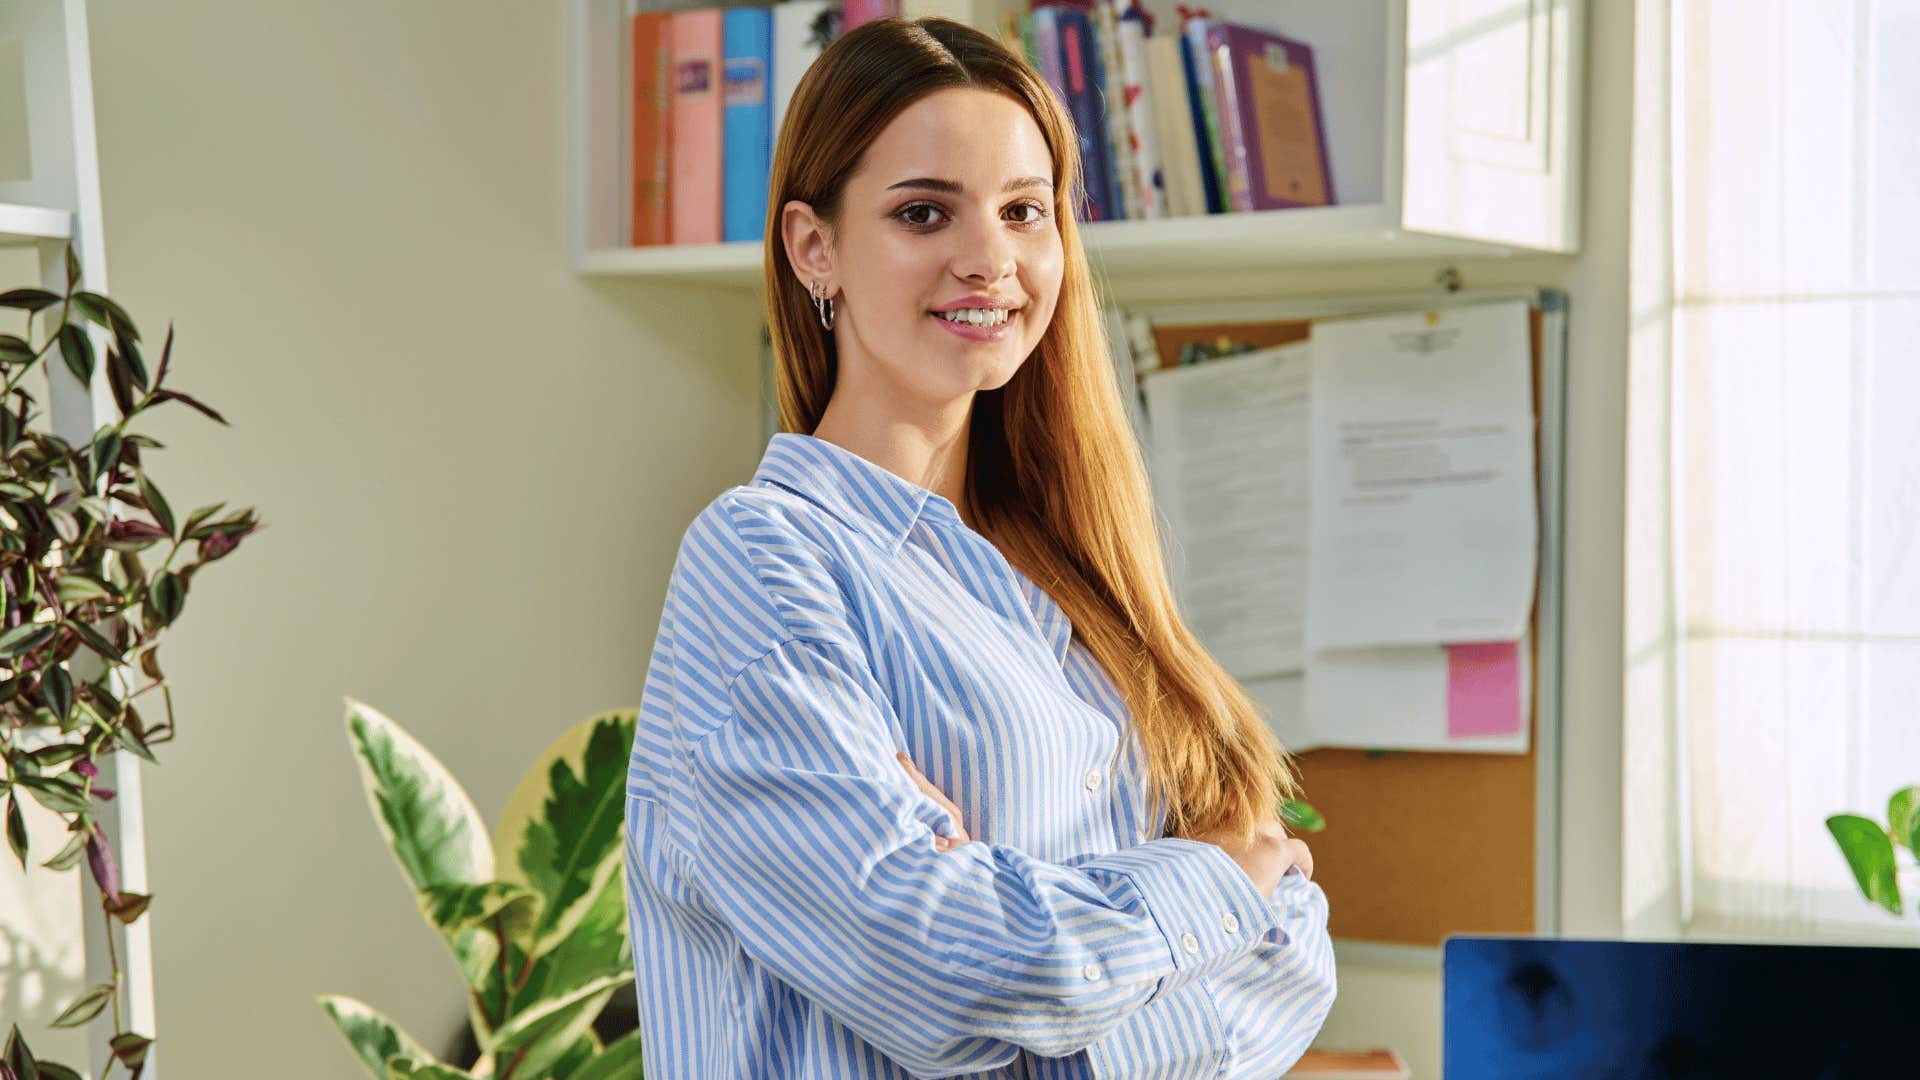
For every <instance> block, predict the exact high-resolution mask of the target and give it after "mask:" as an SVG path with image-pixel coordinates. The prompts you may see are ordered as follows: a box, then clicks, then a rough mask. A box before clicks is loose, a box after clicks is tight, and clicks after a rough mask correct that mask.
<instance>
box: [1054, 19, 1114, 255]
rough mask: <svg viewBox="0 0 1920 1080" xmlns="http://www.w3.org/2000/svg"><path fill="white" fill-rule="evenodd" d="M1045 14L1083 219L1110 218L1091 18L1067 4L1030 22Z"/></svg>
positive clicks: (1108, 169)
mask: <svg viewBox="0 0 1920 1080" xmlns="http://www.w3.org/2000/svg"><path fill="white" fill-rule="evenodd" d="M1042 16H1045V17H1047V18H1050V19H1051V20H1052V22H1053V23H1054V26H1055V29H1056V31H1057V33H1058V35H1059V41H1060V53H1059V56H1060V75H1061V78H1062V80H1063V83H1064V85H1063V87H1062V94H1061V96H1062V98H1063V99H1064V100H1065V101H1066V105H1067V112H1068V113H1069V114H1070V115H1071V116H1072V117H1073V126H1074V134H1075V136H1076V137H1077V141H1078V142H1079V144H1080V172H1081V175H1082V176H1083V177H1084V178H1085V180H1086V189H1087V220H1088V221H1114V220H1117V218H1116V216H1115V213H1116V211H1115V207H1116V206H1117V205H1118V204H1117V203H1116V202H1115V200H1114V195H1113V189H1112V187H1111V184H1112V179H1111V178H1112V175H1113V171H1112V169H1111V167H1110V166H1109V164H1108V157H1107V118H1106V113H1105V111H1104V110H1102V109H1101V107H1100V90H1099V77H1100V72H1099V65H1100V47H1099V45H1098V44H1097V43H1096V42H1094V41H1093V40H1092V37H1093V21H1092V20H1091V19H1089V18H1088V17H1087V13H1086V12H1085V11H1079V10H1075V9H1073V8H1066V7H1059V8H1040V9H1037V10H1035V12H1034V19H1035V26H1036V27H1038V26H1039V25H1040V23H1039V20H1040V19H1041V18H1042Z"/></svg>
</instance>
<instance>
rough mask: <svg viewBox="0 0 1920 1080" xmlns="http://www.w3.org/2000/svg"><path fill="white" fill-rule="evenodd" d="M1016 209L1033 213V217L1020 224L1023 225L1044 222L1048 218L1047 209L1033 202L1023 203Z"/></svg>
mask: <svg viewBox="0 0 1920 1080" xmlns="http://www.w3.org/2000/svg"><path fill="white" fill-rule="evenodd" d="M1014 209H1016V210H1031V211H1033V215H1032V216H1031V217H1028V218H1025V219H1023V220H1021V222H1020V224H1022V225H1032V224H1035V223H1036V222H1039V221H1042V220H1044V219H1045V218H1046V216H1047V208H1046V207H1044V206H1041V205H1040V204H1039V203H1031V202H1026V203H1021V204H1020V205H1018V206H1016V207H1014Z"/></svg>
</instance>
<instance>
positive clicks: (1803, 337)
mask: <svg viewBox="0 0 1920 1080" xmlns="http://www.w3.org/2000/svg"><path fill="white" fill-rule="evenodd" d="M1635 33H1636V38H1637V40H1636V49H1635V66H1636V74H1635V83H1636V85H1635V101H1634V163H1633V184H1634V191H1633V238H1632V265H1631V286H1630V295H1631V300H1630V303H1631V308H1632V312H1633V319H1634V325H1633V328H1632V337H1631V341H1632V346H1631V358H1630V373H1629V390H1628V408H1629V415H1628V445H1629V461H1628V482H1627V504H1628V536H1627V551H1628V568H1627V589H1628V596H1627V640H1626V643H1625V644H1626V649H1627V655H1626V670H1627V688H1626V702H1627V704H1626V713H1627V715H1626V738H1627V744H1626V760H1627V791H1626V802H1627V807H1628V809H1627V818H1628V820H1627V823H1626V824H1627V828H1626V836H1627V852H1626V897H1625V900H1626V908H1627V917H1628V929H1629V932H1673V931H1676V930H1679V931H1687V932H1706V933H1713V932H1716V931H1721V930H1725V931H1731V932H1734V933H1737V934H1739V935H1741V936H1745V935H1747V934H1754V935H1760V936H1785V937H1809V938H1811V937H1822V938H1836V937H1837V938H1845V937H1856V936H1860V930H1861V929H1862V928H1865V929H1866V930H1868V931H1870V932H1872V933H1874V934H1876V935H1877V936H1886V937H1893V936H1903V935H1904V936H1911V937H1914V938H1920V918H1916V916H1915V914H1914V911H1915V900H1916V898H1920V872H1917V871H1916V870H1915V869H1914V866H1913V862H1912V859H1911V856H1910V855H1909V854H1908V853H1907V852H1905V851H1902V852H1900V853H1899V859H1900V861H1901V864H1902V867H1903V872H1902V875H1901V886H1902V892H1903V894H1904V897H1905V908H1906V915H1905V916H1904V917H1903V918H1901V919H1897V920H1896V919H1894V918H1893V917H1892V916H1890V915H1889V914H1887V913H1886V912H1885V911H1884V910H1883V909H1880V908H1878V907H1875V906H1873V905H1870V904H1869V903H1868V902H1867V901H1866V900H1865V899H1864V898H1863V897H1862V896H1861V895H1860V893H1859V891H1858V889H1857V888H1856V886H1855V885H1854V881H1853V877H1852V874H1851V872H1850V871H1849V869H1848V868H1847V864H1846V862H1845V860H1844V859H1843V858H1842V857H1841V855H1840V853H1839V849H1838V847H1837V846H1836V845H1835V844H1834V842H1833V840H1832V838H1831V837H1830V836H1829V835H1828V834H1827V830H1826V826H1825V819H1826V817H1827V815H1829V814H1833V813H1840V812H1847V811H1851V812H1856V813H1862V814H1865V815H1867V816H1869V817H1874V818H1877V819H1882V820H1884V818H1885V814H1886V802H1887V797H1888V796H1889V795H1891V794H1892V793H1893V792H1894V791H1895V790H1897V789H1898V788H1901V787H1904V786H1906V785H1909V784H1920V64H1916V63H1915V62H1914V60H1913V57H1914V56H1915V55H1916V54H1920V0H1768V2H1760V0H1640V2H1639V4H1638V21H1637V26H1636V30H1635ZM1596 92H1598V88H1596Z"/></svg>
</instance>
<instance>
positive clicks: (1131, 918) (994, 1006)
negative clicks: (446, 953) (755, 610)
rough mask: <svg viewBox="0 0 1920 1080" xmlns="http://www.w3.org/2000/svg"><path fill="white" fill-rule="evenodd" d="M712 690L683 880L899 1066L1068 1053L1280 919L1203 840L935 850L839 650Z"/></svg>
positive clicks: (777, 660) (923, 800)
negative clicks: (1058, 853) (721, 715)
mask: <svg viewBox="0 0 1920 1080" xmlns="http://www.w3.org/2000/svg"><path fill="white" fill-rule="evenodd" d="M725 696H726V701H727V704H728V705H729V707H730V715H729V716H727V717H726V718H725V719H724V720H723V721H722V722H720V723H719V724H717V725H716V726H714V727H713V728H712V729H711V730H710V731H708V732H707V733H705V734H704V735H702V736H701V737H700V738H699V739H698V740H696V741H693V742H692V743H691V744H690V745H689V747H688V755H689V762H688V770H689V778H690V785H689V787H690V794H691V798H692V805H690V806H688V807H686V808H685V809H686V810H687V811H688V812H689V813H690V815H691V819H692V821H691V830H692V832H693V835H694V837H695V845H696V848H697V850H693V851H689V852H686V853H685V854H686V856H687V859H688V865H689V867H690V868H691V870H690V874H691V876H692V878H693V881H694V884H695V885H696V886H697V887H698V888H699V889H700V891H701V892H702V893H703V894H704V895H705V896H706V898H707V899H708V900H709V901H710V902H711V903H712V904H713V905H714V906H715V908H716V909H717V910H718V911H719V912H721V913H722V914H723V915H724V917H725V918H726V919H727V921H728V923H729V925H730V926H731V927H732V928H733V929H734V931H735V933H736V934H737V936H738V937H739V940H740V942H741V946H742V948H744V949H745V950H746V951H747V952H748V953H749V954H750V955H751V956H753V957H754V958H755V959H756V960H757V961H759V962H761V963H762V964H764V965H766V966H767V967H768V969H769V970H771V971H772V972H773V973H774V974H775V975H776V976H778V977H779V978H781V979H782V980H784V981H785V982H787V983H788V984H790V985H791V986H793V987H794V988H795V989H796V990H797V991H798V992H800V993H801V994H803V995H805V996H806V997H808V998H809V999H811V1000H812V1001H814V1002H815V1003H816V1004H817V1006H818V1007H820V1008H821V1009H823V1010H825V1011H826V1012H827V1013H828V1014H830V1015H832V1016H833V1017H834V1018H835V1019H837V1020H839V1021H840V1022H841V1023H843V1024H845V1025H846V1026H847V1027H848V1028H850V1029H852V1030H853V1031H854V1032H855V1033H857V1034H858V1035H859V1036H860V1037H861V1038H863V1039H865V1040H867V1041H868V1042H870V1043H872V1044H873V1045H875V1046H877V1047H879V1048H880V1049H881V1050H882V1051H883V1052H885V1053H886V1054H887V1055H889V1056H890V1057H891V1058H893V1059H894V1060H895V1061H896V1062H898V1063H899V1064H900V1065H901V1066H903V1067H904V1068H906V1069H908V1070H909V1071H911V1072H913V1073H914V1074H915V1075H917V1076H929V1077H939V1076H953V1075H959V1074H962V1073H969V1072H977V1071H982V1070H985V1069H991V1068H996V1067H999V1066H1002V1065H1006V1064H1008V1063H1010V1062H1012V1061H1013V1060H1014V1058H1015V1057H1016V1056H1018V1053H1019V1050H1020V1049H1021V1048H1024V1049H1026V1050H1028V1051H1030V1052H1031V1053H1032V1054H1035V1055H1039V1056H1043V1057H1055V1058H1057V1057H1065V1056H1067V1055H1071V1054H1074V1053H1075V1052H1077V1051H1080V1050H1082V1049H1084V1048H1086V1047H1088V1046H1089V1045H1090V1044H1093V1043H1095V1042H1097V1041H1098V1040H1099V1039H1101V1038H1102V1037H1104V1036H1106V1035H1108V1034H1109V1033H1111V1032H1112V1031H1114V1030H1115V1029H1116V1028H1118V1027H1119V1026H1120V1025H1122V1024H1123V1023H1125V1022H1126V1021H1127V1019H1128V1018H1129V1017H1130V1016H1132V1015H1134V1014H1135V1013H1137V1012H1139V1011H1140V1010H1142V1009H1143V1008H1146V1007H1149V1006H1150V1005H1152V1004H1153V1003H1154V1002H1156V1001H1157V1000H1159V999H1160V998H1161V997H1162V996H1163V995H1167V994H1171V993H1173V992H1175V991H1177V990H1178V989H1179V988H1180V987H1183V986H1186V985H1188V984H1190V983H1191V982H1192V981H1193V980H1194V979H1196V978H1198V977H1199V976H1201V975H1203V974H1205V973H1207V972H1209V971H1214V970H1219V969H1222V968H1223V967H1225V966H1226V965H1227V964H1229V963H1231V962H1232V961H1234V960H1236V959H1238V958H1240V957H1243V956H1246V955H1249V954H1250V953H1252V952H1253V950H1254V949H1255V948H1256V947H1257V944H1258V943H1259V942H1260V941H1261V940H1262V939H1263V938H1264V937H1266V936H1267V934H1268V933H1269V932H1270V931H1272V930H1274V929H1275V928H1276V927H1277V926H1278V922H1277V918H1276V914H1275V912H1274V910H1273V909H1272V908H1271V907H1270V906H1269V905H1268V904H1267V903H1266V900H1265V898H1263V897H1262V896H1261V895H1260V892H1259V890H1258V888H1256V887H1255V886H1254V884H1253V882H1252V880H1251V879H1249V878H1248V877H1247V875H1246V873H1245V872H1244V871H1242V870H1241V869H1240V867H1239V866H1238V865H1237V864H1236V863H1234V862H1233V860H1232V858H1231V857H1229V856H1228V855H1227V854H1226V852H1225V851H1223V850H1221V849H1220V848H1219V847H1217V846H1215V845H1212V844H1207V843H1202V842H1199V841H1193V840H1185V839H1174V838H1168V839H1160V840H1154V841H1150V842H1148V843H1146V844H1142V845H1138V846H1135V847H1131V848H1126V849H1123V850H1121V851H1118V852H1114V853H1112V854H1110V855H1105V856H1097V857H1090V858H1085V859H1081V860H1076V862H1075V864H1074V865H1071V866H1069V865H1063V864H1059V863H1050V862H1046V861H1043V860H1040V859H1037V858H1034V857H1032V856H1030V855H1028V854H1026V853H1024V852H1022V851H1021V850H1019V849H1017V848H1015V847H1012V846H1009V845H1004V844H989V843H986V842H973V843H968V844H964V845H961V846H959V847H957V848H953V849H950V850H948V851H944V852H943V851H939V850H937V849H936V848H935V847H934V846H933V839H934V836H935V832H936V829H935V825H936V824H939V825H944V823H945V822H946V820H947V815H946V811H945V810H944V809H943V808H942V807H941V806H940V805H939V804H938V803H936V802H935V801H934V800H933V799H931V798H930V797H928V796H927V795H925V794H924V793H922V792H921V791H920V790H919V789H918V788H917V787H915V786H914V784H913V782H912V780H911V779H910V778H909V777H908V776H907V773H906V771H905V770H904V769H902V768H901V767H900V764H899V763H898V761H896V760H895V758H894V756H893V754H894V751H895V749H896V747H897V745H898V744H897V742H896V739H895V737H894V733H895V732H897V731H898V729H899V725H898V722H897V720H896V719H895V718H894V717H893V715H892V710H891V708H890V706H888V704H887V703H886V695H885V693H884V691H883V690H882V689H881V688H880V687H879V686H878V685H877V684H876V683H875V682H874V680H873V677H872V675H871V672H870V671H869V670H868V668H867V667H866V665H865V664H864V662H863V661H862V659H861V658H858V657H856V656H854V655H853V654H851V653H850V651H849V650H848V649H847V648H846V647H845V646H843V645H840V644H838V643H830V642H823V641H814V640H810V639H803V638H795V639H790V640H787V641H783V642H781V643H780V644H777V645H775V646H773V647H772V648H771V649H769V650H768V651H767V652H765V653H764V654H762V655H760V656H759V657H757V658H756V659H754V660H753V661H752V662H750V663H749V664H747V665H746V666H745V667H744V668H743V669H742V670H741V671H740V673H739V674H738V676H736V677H735V678H734V679H733V680H732V681H731V683H730V684H729V685H728V687H727V688H726V692H725ZM1229 915H1231V916H1232V918H1230V919H1229V918H1226V916H1229ZM1229 925H1231V926H1233V927H1234V929H1232V930H1229V929H1227V926H1229Z"/></svg>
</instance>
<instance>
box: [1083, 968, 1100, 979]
mask: <svg viewBox="0 0 1920 1080" xmlns="http://www.w3.org/2000/svg"><path fill="white" fill-rule="evenodd" d="M1080 974H1082V975H1085V976H1086V977H1087V981H1088V982H1092V981H1093V980H1095V979H1098V978H1099V977H1100V965H1099V964H1088V965H1087V966H1086V967H1083V968H1081V969H1080Z"/></svg>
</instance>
